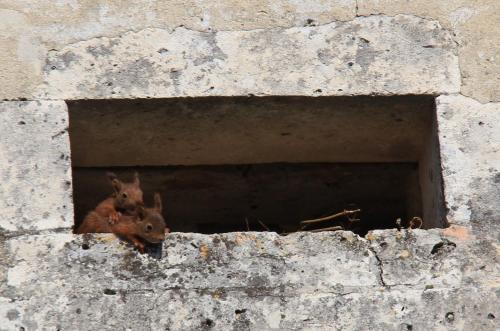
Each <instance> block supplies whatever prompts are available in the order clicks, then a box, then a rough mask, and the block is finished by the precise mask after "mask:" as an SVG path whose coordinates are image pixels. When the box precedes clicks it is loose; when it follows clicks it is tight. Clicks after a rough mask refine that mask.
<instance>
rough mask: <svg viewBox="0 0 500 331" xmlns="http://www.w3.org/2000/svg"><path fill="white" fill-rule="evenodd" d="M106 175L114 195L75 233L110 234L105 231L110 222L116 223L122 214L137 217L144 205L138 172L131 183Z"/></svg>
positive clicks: (90, 215) (102, 203) (98, 207)
mask: <svg viewBox="0 0 500 331" xmlns="http://www.w3.org/2000/svg"><path fill="white" fill-rule="evenodd" d="M106 175H107V177H108V179H109V180H110V182H111V185H112V186H113V189H114V193H113V195H112V196H110V197H109V198H107V199H106V200H104V201H102V202H101V203H100V204H98V205H97V207H96V208H95V209H94V210H93V211H91V212H90V213H88V214H87V216H85V219H84V220H83V222H82V224H81V225H80V226H79V227H78V229H76V231H75V233H95V232H109V231H103V230H106V229H107V227H108V222H111V224H113V223H116V222H117V221H118V220H119V217H120V214H124V215H135V214H136V213H137V208H138V207H140V206H143V205H144V203H143V201H142V190H141V187H140V181H139V174H138V173H137V172H136V173H135V174H134V181H133V182H131V183H124V182H122V181H120V180H119V179H118V178H117V177H116V175H115V174H114V173H112V172H108V173H106Z"/></svg>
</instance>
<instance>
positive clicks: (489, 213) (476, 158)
mask: <svg viewBox="0 0 500 331" xmlns="http://www.w3.org/2000/svg"><path fill="white" fill-rule="evenodd" d="M436 103H437V116H438V123H439V140H440V148H441V161H442V167H443V179H444V191H445V200H446V203H447V208H448V209H449V211H448V219H449V222H451V223H456V224H468V223H469V222H470V221H475V222H476V223H478V224H479V225H480V224H484V223H487V224H489V223H488V222H491V224H492V225H494V226H495V227H497V229H498V222H499V221H500V126H499V123H500V104H498V103H497V104H495V103H488V104H485V105H482V104H480V103H479V102H477V101H475V100H473V99H470V98H466V97H463V96H440V97H439V98H437V102H436Z"/></svg>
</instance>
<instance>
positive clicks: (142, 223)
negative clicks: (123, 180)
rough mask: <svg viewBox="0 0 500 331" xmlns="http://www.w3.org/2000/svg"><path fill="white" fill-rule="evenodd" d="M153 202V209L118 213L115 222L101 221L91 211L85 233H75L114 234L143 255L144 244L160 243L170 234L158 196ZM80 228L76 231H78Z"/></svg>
mask: <svg viewBox="0 0 500 331" xmlns="http://www.w3.org/2000/svg"><path fill="white" fill-rule="evenodd" d="M154 201H155V204H154V207H153V208H144V207H143V206H138V207H137V211H136V213H135V214H134V215H125V214H121V213H118V214H117V215H118V220H117V221H116V222H114V221H112V220H110V219H109V220H107V221H106V220H104V221H103V219H102V217H100V216H99V215H97V213H96V212H95V211H92V212H90V214H89V217H88V220H87V223H86V227H85V232H77V233H114V234H115V235H116V236H117V237H119V238H122V239H124V240H126V241H128V242H130V243H132V244H133V245H134V246H135V247H136V248H137V249H138V250H139V251H140V252H141V253H144V247H145V243H146V242H148V243H152V244H157V243H160V242H162V241H163V240H165V235H166V234H167V233H169V232H170V229H169V228H167V227H166V225H165V220H164V219H163V216H162V215H161V212H162V204H161V197H160V194H158V193H155V195H154ZM82 225H83V224H82ZM80 228H81V227H80ZM80 228H79V229H78V231H80Z"/></svg>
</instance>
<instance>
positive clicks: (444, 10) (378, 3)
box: [357, 0, 500, 102]
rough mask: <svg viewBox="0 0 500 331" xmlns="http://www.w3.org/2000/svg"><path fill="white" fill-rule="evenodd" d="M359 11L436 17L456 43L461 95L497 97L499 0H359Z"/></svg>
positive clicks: (499, 77)
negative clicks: (460, 77)
mask: <svg viewBox="0 0 500 331" xmlns="http://www.w3.org/2000/svg"><path fill="white" fill-rule="evenodd" d="M357 5H358V15H374V14H375V15H376V14H386V15H398V14H409V15H417V16H420V17H426V18H432V19H436V20H438V21H439V22H440V23H441V24H442V25H443V26H444V27H445V28H447V29H450V31H452V32H453V34H454V36H455V40H456V42H457V44H458V49H459V58H460V70H461V74H462V89H461V92H462V93H463V94H464V95H467V96H471V97H473V98H476V99H477V100H479V101H481V102H488V101H500V56H499V52H500V43H498V35H499V34H500V15H498V13H499V12H500V1H497V0H478V1H471V0H447V1H434V0H414V1H407V0H358V1H357Z"/></svg>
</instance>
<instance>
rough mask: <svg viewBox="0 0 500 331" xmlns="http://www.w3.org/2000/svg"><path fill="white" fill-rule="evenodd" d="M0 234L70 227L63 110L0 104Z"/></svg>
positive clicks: (60, 105) (42, 104)
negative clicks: (3, 232)
mask: <svg viewBox="0 0 500 331" xmlns="http://www.w3.org/2000/svg"><path fill="white" fill-rule="evenodd" d="M0 132H1V135H0V164H1V167H0V178H1V183H2V184H1V185H0V210H1V215H2V217H0V233H1V232H2V231H21V230H23V231H25V230H43V229H55V228H63V227H71V226H72V224H73V202H72V201H71V192H72V186H71V161H70V156H71V155H70V148H69V137H68V112H67V108H66V104H65V103H64V102H59V101H57V102H56V101H50V102H48V101H29V102H24V101H4V102H0Z"/></svg>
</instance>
